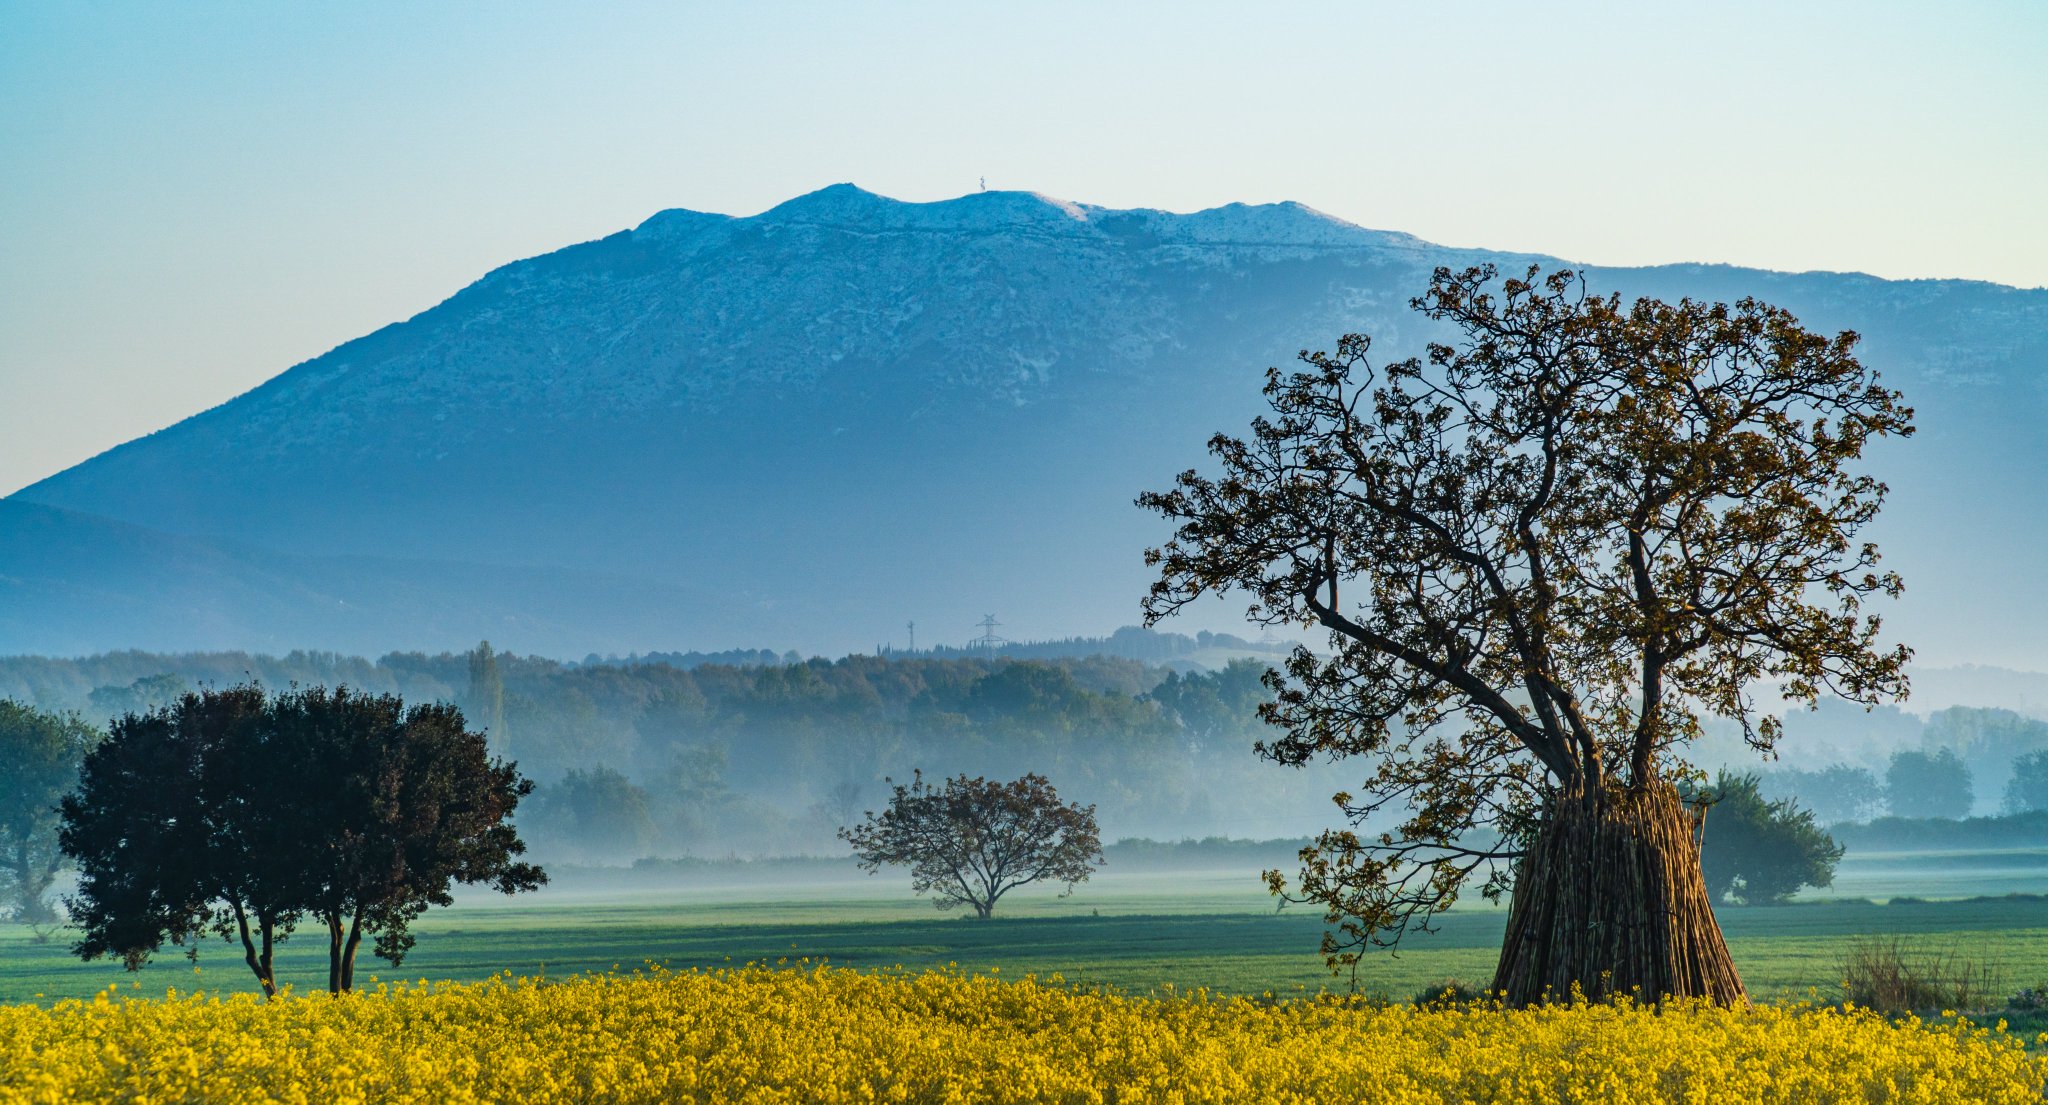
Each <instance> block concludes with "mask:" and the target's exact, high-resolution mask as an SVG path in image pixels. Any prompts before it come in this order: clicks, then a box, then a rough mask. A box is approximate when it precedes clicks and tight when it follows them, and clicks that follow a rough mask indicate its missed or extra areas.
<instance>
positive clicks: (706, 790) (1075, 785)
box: [0, 633, 2048, 862]
mask: <svg viewBox="0 0 2048 1105" xmlns="http://www.w3.org/2000/svg"><path fill="white" fill-rule="evenodd" d="M1125 636H1126V637H1128V638H1130V639H1128V640H1124V641H1122V643H1123V644H1124V645H1125V646H1127V647H1129V648H1130V649H1132V650H1140V649H1151V650H1163V651H1174V650H1181V651H1179V652H1176V653H1175V654H1176V655H1185V650H1186V649H1187V648H1189V647H1193V646H1196V645H1201V646H1208V647H1214V648H1232V647H1234V646H1236V645H1239V644H1243V643H1244V642H1242V641H1239V640H1237V639H1235V638H1227V637H1224V636H1220V635H1219V636H1215V637H1209V638H1207V639H1198V638H1192V637H1183V638H1181V639H1179V640H1177V641H1170V642H1166V643H1163V644H1162V643H1161V642H1160V641H1157V640H1153V639H1150V638H1142V637H1140V636H1138V635H1137V634H1135V633H1133V634H1126V635H1125ZM1173 636H1176V635H1170V634H1154V635H1153V637H1158V638H1165V637H1173ZM1105 640H1111V638H1092V639H1091V638H1076V639H1074V640H1072V641H1070V642H1041V643H1038V644H1035V645H1033V646H1031V647H1032V648H1034V649H1038V648H1051V647H1052V646H1053V645H1061V646H1063V647H1071V648H1075V649H1080V648H1086V647H1091V644H1099V643H1101V642H1103V641H1105ZM1264 660H1265V658H1264V657H1263V656H1255V657H1250V658H1241V659H1239V660H1237V661H1236V662H1233V663H1230V664H1228V665H1227V666H1225V667H1223V668H1221V669H1219V670H1215V671H1201V670H1194V669H1191V670H1189V671H1185V672H1183V671H1179V670H1176V669H1174V668H1169V667H1166V666H1161V665H1159V664H1157V663H1149V662H1146V661H1143V660H1139V659H1134V658H1131V657H1120V656H1107V655H1102V654H1099V653H1098V654H1095V655H1087V656H1063V657H1062V656H1054V657H1047V658H1042V659H1021V658H1017V657H1013V656H1006V655H1001V654H997V655H993V656H991V655H986V654H984V655H979V656H958V655H947V656H942V657H935V656H932V655H928V654H924V653H919V654H914V655H912V654H889V655H882V656H874V655H860V656H849V657H845V658H842V659H838V660H823V659H811V660H800V659H798V658H797V657H796V655H795V654H793V653H786V652H785V653H777V652H773V651H770V650H765V649H761V650H735V651H731V652H725V653H663V654H651V655H643V656H632V657H626V658H600V657H589V658H586V659H585V660H583V661H580V662H577V661H558V660H553V659H547V658H542V657H531V656H518V655H512V654H508V653H502V652H495V651H487V650H485V649H482V648H480V649H477V650H471V651H468V652H444V653H435V654H427V653H418V652H394V653H390V654H387V655H385V656H383V657H380V658H376V659H370V658H366V657H360V656H349V655H343V654H338V653H331V652H313V651H295V652H291V653H288V654H285V655H283V656H269V655H260V654H253V653H240V652H229V653H185V654H159V653H146V652H117V653H108V654H104V655H99V656H91V657H83V658H69V659H65V658H50V657H20V656H17V657H5V658H0V698H12V699H15V700H17V701H21V702H26V703H33V704H35V705H37V706H40V707H41V708H43V709H46V710H55V711H60V712H75V713H76V714H77V715H78V716H79V717H80V718H82V719H84V720H85V721H87V722H89V723H90V724H93V725H100V726H103V725H104V724H105V722H106V721H107V719H109V718H110V717H114V716H118V715H120V714H123V713H126V712H130V711H146V710H148V709H150V708H152V707H155V706H160V705H163V704H165V703H168V702H170V701H171V700H172V699H174V698H175V697H176V696H177V695H178V694H180V693H182V692H183V691H185V690H187V689H191V688H195V687H199V686H215V687H227V686H233V685H236V684H239V683H243V682H247V681H252V680H253V681H255V682H258V683H260V684H262V685H264V686H266V687H269V688H272V689H275V690H284V689H288V688H290V687H293V686H302V687H303V686H342V685H345V686H349V687H354V688H357V689H360V690H364V691H368V692H372V693H391V694H396V695H399V696H400V697H402V698H404V699H405V700H406V701H407V702H449V703H453V704H455V705H458V706H460V707H461V708H462V709H463V711H464V714H465V716H466V717H467V718H468V719H469V721H470V723H471V724H472V725H474V726H477V727H481V728H484V729H486V730H487V731H488V732H489V734H490V736H491V740H492V744H493V747H494V749H495V750H496V751H498V752H499V753H500V754H502V755H507V756H509V757H511V758H512V759H514V760H516V761H518V763H519V766H520V769H521V770H522V771H523V772H525V773H526V774H527V775H528V776H529V777H531V778H533V779H534V780H536V781H537V782H538V784H539V790H538V792H537V793H536V794H535V796H534V798H533V800H532V802H531V803H530V805H528V806H527V807H525V808H523V809H522V811H521V822H522V827H523V828H524V830H525V831H526V832H527V833H528V835H529V839H530V840H532V841H533V843H534V845H535V847H536V849H537V851H538V852H539V853H540V854H541V855H542V856H544V857H547V858H549V859H551V860H554V861H567V862H593V861H595V862H626V861H630V860H633V859H637V858H640V857H643V856H669V857H679V856H698V857H705V858H722V857H726V856H735V855H736V856H762V855H788V854H802V853H811V854H835V853H837V852H838V851H839V845H838V843H837V841H836V840H835V838H834V836H833V833H834V831H835V830H836V829H837V828H839V827H840V826H843V825H846V824H849V823H851V822H852V821H853V820H855V819H856V818H858V816H859V815H860V814H861V812H862V811H863V810H865V809H868V808H870V807H872V806H873V805H874V804H875V803H877V802H878V801H880V800H881V798H882V796H883V795H884V793H885V790H884V787H883V785H882V780H883V779H884V778H885V777H896V778H906V777H908V775H909V774H910V772H911V771H912V770H915V769H922V770H924V771H925V772H926V773H927V774H928V775H930V774H935V773H936V774H951V773H958V772H969V773H973V774H980V775H987V776H989V777H992V778H998V777H999V778H1014V777H1016V776H1018V775H1021V774H1023V773H1025V772H1039V773H1043V774H1046V775H1047V776H1048V777H1050V778H1052V779H1054V780H1056V781H1057V782H1058V783H1059V785H1060V787H1061V790H1062V793H1064V794H1071V795H1072V796H1073V797H1074V798H1076V799H1078V800H1080V801H1083V802H1088V803H1094V804H1096V805H1098V806H1099V807H1100V810H1101V816H1102V821H1103V831H1104V834H1105V838H1106V839H1110V840H1115V839H1118V838H1121V837H1127V836H1130V837H1152V838H1157V839H1165V840H1174V839H1179V838H1182V837H1207V836H1212V835H1223V836H1233V837H1263V838H1271V837H1290V838H1292V837H1297V836H1301V835H1305V834H1309V833H1312V832H1314V831H1316V830H1317V829H1318V828H1320V827H1321V825H1322V822H1323V821H1324V820H1326V819H1327V816H1328V813H1327V811H1328V808H1329V796H1330V795H1331V794H1332V793H1334V792H1335V791H1337V790H1339V789H1343V788H1344V787H1345V786H1346V785H1348V784H1354V783H1355V780H1353V779H1349V778H1348V777H1346V776H1345V775H1344V773H1342V772H1340V771H1337V770H1336V769H1332V768H1328V767H1321V768H1311V769H1309V770H1306V771H1296V770H1291V769H1285V768H1281V767H1278V766H1276V765H1273V764H1270V763H1266V762H1263V761H1261V760H1259V759H1258V758H1257V757H1255V756H1254V755H1253V754H1252V751H1251V748H1252V745H1253V743H1254V742H1256V741H1257V740H1259V739H1261V738H1262V737H1269V736H1270V734H1269V733H1268V732H1266V731H1265V729H1266V727H1265V726H1264V725H1263V724H1262V723H1260V722H1259V721H1258V719H1257V716H1256V715H1257V708H1258V705H1259V703H1260V702H1262V701H1264V699H1265V696H1266V691H1265V688H1264V687H1262V686H1261V685H1260V683H1259V674H1260V672H1261V671H1263V670H1264V666H1265V664H1264ZM1786 727H1787V730H1788V732H1789V733H1790V734H1791V736H1792V740H1793V742H1794V743H1793V744H1792V745H1791V748H1793V749H1795V750H1804V754H1802V755H1799V756H1798V758H1797V759H1793V758H1792V757H1788V758H1787V760H1785V761H1781V762H1780V763H1779V764H1776V765H1773V766H1771V767H1767V768H1764V769H1763V770H1762V771H1761V772H1760V776H1761V778H1760V781H1761V785H1762V790H1763V793H1764V795H1765V796H1766V797H1768V798H1772V799H1777V798H1793V799H1796V800H1797V801H1798V802H1799V803H1800V804H1801V805H1802V806H1803V807H1805V808H1808V809H1811V810H1813V811H1814V813H1815V814H1816V817H1817V820H1818V821H1819V822H1820V823H1822V824H1838V823H1844V822H1865V821H1869V820H1871V819H1873V818H1880V817H1885V816H1887V815H1901V816H1907V817H1937V818H1956V817H1964V816H1968V815H1969V814H1970V813H1972V812H1977V813H1984V812H1988V811H1989V810H1995V809H2001V808H2002V809H2008V810H2012V811H2015V812H2017V811H2022V810H2028V809H2038V808H2048V722H2042V721H2039V720H2036V719H2033V718H2029V717H2025V716H2023V715H2020V714H2016V713H2013V712H2011V711H2007V710H1996V709H1980V708H1972V707H1954V708H1950V709H1947V710H1942V711H1938V712H1936V713H1935V714H1933V715H1931V716H1930V717H1929V718H1927V719H1924V720H1923V719H1921V718H1919V717H1916V716H1914V715H1911V714H1904V713H1901V712H1900V711H1898V710H1896V709H1890V708H1886V709H1880V710H1878V711H1875V712H1870V713H1866V712H1865V711H1862V710H1859V709H1854V708H1840V709H1837V708H1833V707H1829V706H1824V707H1823V708H1822V709H1821V710H1820V711H1819V712H1818V713H1811V714H1809V713H1803V712H1802V713H1794V714H1792V715H1791V716H1789V717H1788V718H1787V719H1786ZM1851 757H1854V758H1853V759H1852V758H1851Z"/></svg>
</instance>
